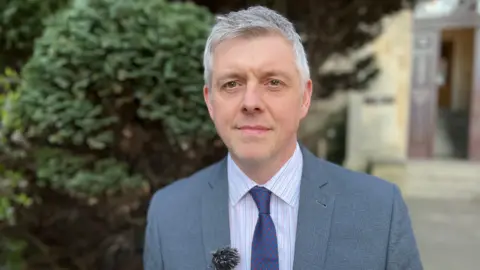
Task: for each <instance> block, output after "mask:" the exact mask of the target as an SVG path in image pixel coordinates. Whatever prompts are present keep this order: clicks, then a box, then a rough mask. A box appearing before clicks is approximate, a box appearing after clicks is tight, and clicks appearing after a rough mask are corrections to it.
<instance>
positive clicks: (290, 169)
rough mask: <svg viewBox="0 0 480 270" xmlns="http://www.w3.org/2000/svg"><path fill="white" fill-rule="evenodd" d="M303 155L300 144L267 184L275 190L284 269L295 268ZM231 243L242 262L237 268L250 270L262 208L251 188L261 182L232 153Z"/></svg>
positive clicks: (273, 212) (273, 209) (272, 203)
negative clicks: (244, 168)
mask: <svg viewBox="0 0 480 270" xmlns="http://www.w3.org/2000/svg"><path fill="white" fill-rule="evenodd" d="M302 167H303V156H302V153H301V150H300V147H299V145H298V143H297V147H296V149H295V152H294V154H293V156H292V157H291V158H290V159H289V160H288V161H287V162H286V163H285V165H284V166H283V167H282V168H281V169H280V170H279V171H278V172H277V173H276V174H275V175H274V176H273V177H272V179H270V180H269V181H268V182H267V183H266V184H265V185H261V186H264V187H265V188H267V189H268V190H270V191H271V192H272V197H271V200H270V215H271V217H272V219H273V223H274V224H275V229H276V232H277V242H278V256H279V264H280V270H291V269H293V256H294V254H295V236H296V231H297V217H298V202H299V194H300V180H301V177H302ZM227 168H228V169H227V170H228V186H229V198H230V204H229V217H230V242H231V245H232V247H233V248H237V249H238V251H239V253H240V257H241V259H240V260H241V261H240V264H239V266H238V267H237V268H235V269H237V270H250V258H251V252H252V240H253V233H254V231H255V225H256V224H257V219H258V209H257V206H256V204H255V202H254V201H253V198H252V196H251V195H250V193H248V191H249V190H250V189H251V188H252V187H254V186H256V185H257V184H256V183H255V182H254V181H253V180H251V179H249V178H248V176H246V175H245V174H244V173H243V172H242V171H241V170H240V168H239V167H238V166H237V165H236V164H235V162H234V161H233V160H232V158H231V157H230V155H228V167H227Z"/></svg>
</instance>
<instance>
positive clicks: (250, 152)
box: [232, 145, 271, 162]
mask: <svg viewBox="0 0 480 270" xmlns="http://www.w3.org/2000/svg"><path fill="white" fill-rule="evenodd" d="M232 150H233V151H232V154H234V155H235V156H236V157H237V158H238V159H240V160H242V161H244V162H249V161H251V162H261V161H264V160H267V159H268V158H269V157H270V156H271V155H270V151H268V150H269V149H268V148H267V147H266V146H265V145H263V146H238V147H236V148H234V149H232Z"/></svg>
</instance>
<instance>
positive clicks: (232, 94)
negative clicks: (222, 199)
mask: <svg viewBox="0 0 480 270" xmlns="http://www.w3.org/2000/svg"><path fill="white" fill-rule="evenodd" d="M203 92H204V97H205V102H206V103H207V106H208V110H209V113H210V116H211V118H212V120H213V122H214V124H215V127H216V129H217V132H218V134H219V136H220V137H221V138H222V140H223V142H224V143H225V144H226V146H227V147H228V149H229V151H230V153H231V154H232V156H233V157H234V158H235V159H238V160H242V161H244V162H263V161H267V160H270V159H273V158H276V157H278V156H279V155H280V156H282V155H285V154H287V153H286V152H289V151H293V150H294V148H295V145H296V141H297V130H298V127H299V124H300V120H301V119H302V118H303V117H305V115H306V114H307V112H308V108H309V106H310V99H311V94H312V83H311V81H310V80H309V81H308V82H307V83H305V82H303V81H302V80H301V77H300V73H299V71H298V70H297V66H296V62H295V56H294V53H293V48H292V45H291V44H290V43H289V42H288V41H287V40H286V39H284V38H283V37H281V36H279V35H273V34H272V35H268V36H264V37H255V38H241V37H239V38H235V39H231V40H227V41H224V42H222V43H220V44H219V45H218V46H217V47H216V49H215V51H214V55H213V67H212V76H211V89H208V87H207V86H205V88H204V91H203ZM290 154H291V153H290Z"/></svg>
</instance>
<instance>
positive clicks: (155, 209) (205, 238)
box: [144, 147, 423, 270]
mask: <svg viewBox="0 0 480 270" xmlns="http://www.w3.org/2000/svg"><path fill="white" fill-rule="evenodd" d="M302 153H303V162H304V165H303V175H302V180H301V187H300V205H299V213H298V225H297V236H296V243H295V257H294V267H293V269H295V270H300V269H304V270H314V269H322V270H357V269H358V270H380V269H387V270H419V269H423V268H422V265H421V262H420V256H419V252H418V250H417V246H416V241H415V237H414V234H413V231H412V227H411V223H410V218H409V214H408V210H407V207H406V205H405V203H404V200H403V199H402V196H401V194H400V191H399V189H398V188H397V187H396V186H395V185H393V184H391V183H388V182H386V181H383V180H380V179H377V178H375V177H372V176H369V175H366V174H361V173H357V172H352V171H349V170H346V169H344V168H342V167H339V166H336V165H334V164H331V163H329V162H326V161H323V160H321V159H318V158H316V157H315V156H314V155H313V154H311V153H310V152H309V151H308V150H306V149H305V148H303V147H302ZM226 164H227V162H226V159H224V160H222V161H220V162H218V163H216V164H214V165H212V166H210V167H207V168H206V169H203V170H201V171H199V172H197V173H195V174H194V175H192V176H190V177H188V178H186V179H182V180H179V181H176V182H174V183H173V184H171V185H169V186H167V187H165V188H163V189H161V190H159V191H157V192H156V193H155V195H154V196H153V198H152V200H151V203H150V206H149V210H148V218H147V220H148V221H147V228H146V235H145V246H144V269H146V270H189V269H192V270H198V269H213V267H212V265H211V259H212V252H213V251H215V250H217V249H219V248H221V247H226V246H229V244H230V229H229V216H228V215H229V213H228V182H227V165H226Z"/></svg>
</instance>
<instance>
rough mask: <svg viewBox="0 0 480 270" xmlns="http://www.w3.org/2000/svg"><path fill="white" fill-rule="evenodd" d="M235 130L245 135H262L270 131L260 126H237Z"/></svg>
mask: <svg viewBox="0 0 480 270" xmlns="http://www.w3.org/2000/svg"><path fill="white" fill-rule="evenodd" d="M236 129H238V130H240V131H241V132H242V133H244V134H247V135H262V134H265V133H267V132H269V131H271V130H272V129H271V128H269V127H266V126H260V125H252V126H250V125H245V126H238V127H237V128H236Z"/></svg>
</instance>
